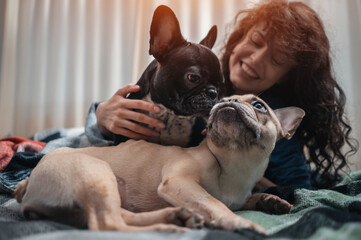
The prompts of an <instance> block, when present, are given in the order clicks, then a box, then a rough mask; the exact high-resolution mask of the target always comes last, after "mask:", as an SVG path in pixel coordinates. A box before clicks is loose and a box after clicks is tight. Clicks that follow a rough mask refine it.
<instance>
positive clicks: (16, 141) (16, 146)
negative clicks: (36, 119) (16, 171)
mask: <svg viewBox="0 0 361 240" xmlns="http://www.w3.org/2000/svg"><path fill="white" fill-rule="evenodd" d="M44 146H45V143H43V142H38V141H33V140H29V139H25V138H21V137H6V138H2V139H0V172H1V171H3V170H4V169H5V168H6V166H7V165H8V164H9V162H10V160H11V158H12V157H13V155H14V154H15V153H16V152H36V153H39V152H41V150H43V148H44Z"/></svg>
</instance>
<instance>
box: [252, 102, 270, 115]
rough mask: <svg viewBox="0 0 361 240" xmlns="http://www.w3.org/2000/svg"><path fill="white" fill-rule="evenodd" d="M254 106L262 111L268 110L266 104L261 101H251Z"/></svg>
mask: <svg viewBox="0 0 361 240" xmlns="http://www.w3.org/2000/svg"><path fill="white" fill-rule="evenodd" d="M251 104H252V106H253V108H254V109H256V110H257V111H260V112H264V113H265V112H267V108H266V106H265V105H264V104H263V103H262V102H260V101H254V102H252V103H251Z"/></svg>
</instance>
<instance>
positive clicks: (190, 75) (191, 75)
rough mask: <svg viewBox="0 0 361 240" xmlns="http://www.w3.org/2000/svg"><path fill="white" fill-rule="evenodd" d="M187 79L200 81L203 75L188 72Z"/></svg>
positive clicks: (195, 81)
mask: <svg viewBox="0 0 361 240" xmlns="http://www.w3.org/2000/svg"><path fill="white" fill-rule="evenodd" d="M187 79H188V80H189V81H191V82H192V83H198V82H199V80H200V79H201V77H200V76H198V75H195V74H191V73H188V74H187Z"/></svg>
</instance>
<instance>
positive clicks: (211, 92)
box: [207, 88, 218, 99]
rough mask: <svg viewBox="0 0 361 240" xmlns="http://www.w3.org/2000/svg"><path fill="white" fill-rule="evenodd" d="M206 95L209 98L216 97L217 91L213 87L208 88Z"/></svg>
mask: <svg viewBox="0 0 361 240" xmlns="http://www.w3.org/2000/svg"><path fill="white" fill-rule="evenodd" d="M207 95H208V96H209V97H210V98H211V99H216V98H217V96H218V92H217V90H216V89H215V88H208V89H207Z"/></svg>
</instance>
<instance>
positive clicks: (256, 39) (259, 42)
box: [251, 32, 264, 46]
mask: <svg viewBox="0 0 361 240" xmlns="http://www.w3.org/2000/svg"><path fill="white" fill-rule="evenodd" d="M251 41H252V42H253V43H254V44H256V45H257V46H261V45H262V44H263V42H264V39H263V37H262V36H261V34H260V33H259V32H253V33H252V35H251Z"/></svg>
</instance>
